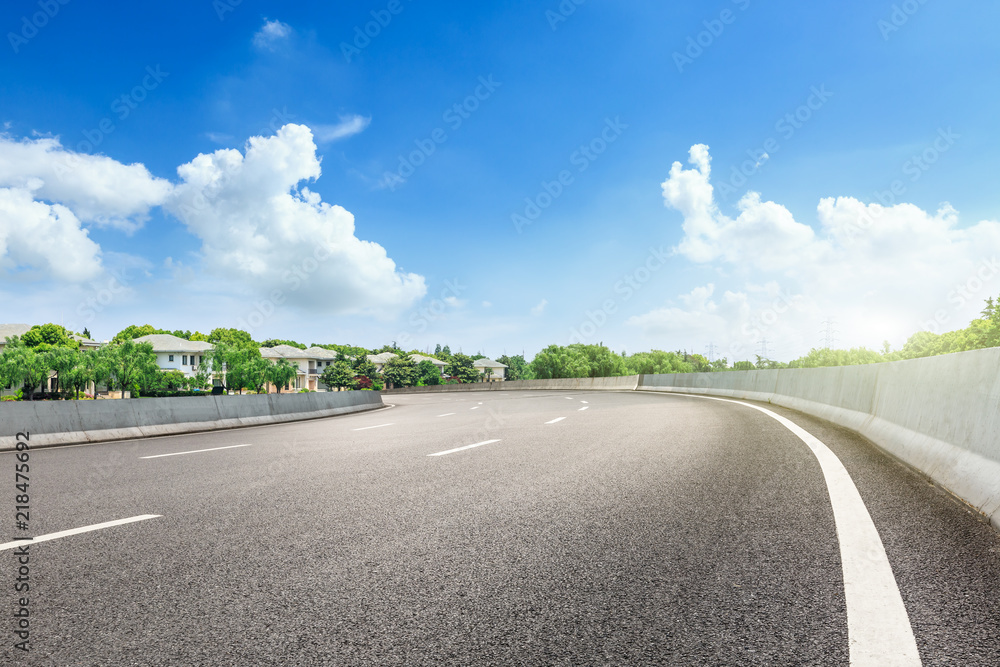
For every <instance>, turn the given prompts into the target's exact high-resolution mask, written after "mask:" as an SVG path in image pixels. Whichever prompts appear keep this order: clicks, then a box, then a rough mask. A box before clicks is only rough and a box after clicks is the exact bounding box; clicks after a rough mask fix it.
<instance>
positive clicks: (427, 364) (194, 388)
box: [0, 298, 1000, 401]
mask: <svg viewBox="0 0 1000 667" xmlns="http://www.w3.org/2000/svg"><path fill="white" fill-rule="evenodd" d="M149 334H171V335H174V336H177V337H178V338H183V339H185V340H191V341H204V342H207V343H211V344H212V345H213V346H214V348H213V349H212V350H211V351H210V352H208V353H207V354H206V355H205V357H204V359H202V363H201V365H200V366H199V367H198V369H197V372H196V373H194V374H193V376H188V375H186V374H185V373H182V372H181V371H179V370H167V371H164V370H161V369H159V368H158V367H157V364H156V355H155V354H154V353H153V348H152V346H151V345H149V344H148V343H138V342H136V341H135V339H136V338H139V337H141V336H146V335H149ZM89 337H90V332H89V331H86V330H84V332H83V334H76V335H75V336H74V334H73V333H72V332H69V331H67V330H66V329H64V328H63V327H61V326H59V325H57V324H51V323H50V324H42V325H36V326H33V327H32V328H31V329H30V330H29V331H28V332H26V333H25V334H24V335H23V336H21V337H17V336H13V337H11V338H8V339H7V340H6V345H5V346H4V349H3V352H2V353H0V388H6V389H8V390H13V393H12V394H11V395H9V396H4V397H2V399H0V400H3V401H15V400H40V399H52V398H61V399H74V400H85V399H92V398H94V396H93V394H92V393H88V391H91V392H92V390H93V388H94V387H95V386H101V387H106V388H108V389H110V390H112V391H115V392H130V394H131V395H132V396H135V397H141V396H185V395H199V394H205V393H207V392H208V390H209V389H210V388H211V386H212V379H213V377H221V376H222V374H223V373H224V374H225V378H226V387H225V389H226V390H227V391H233V392H235V393H240V394H242V393H259V392H263V391H265V389H266V387H267V385H271V386H273V387H278V388H287V387H288V386H289V385H290V383H291V382H292V381H293V380H294V379H295V376H296V373H297V368H296V366H295V365H294V364H292V363H291V362H289V361H288V360H287V359H278V360H277V361H272V360H270V359H266V358H264V357H262V356H261V353H260V348H261V347H275V346H278V345H289V346H291V347H296V348H299V349H303V350H304V349H306V348H308V347H321V348H324V349H327V350H331V351H335V352H337V358H336V360H335V361H334V362H333V363H331V364H330V365H329V366H326V367H324V369H323V373H322V374H321V375H320V382H321V383H322V384H323V385H324V386H325V387H326V388H327V389H330V390H339V389H362V390H364V389H370V390H376V391H377V390H380V389H383V388H385V387H410V386H431V385H437V384H441V383H468V382H481V381H483V380H488V379H492V378H491V377H489V375H487V377H484V376H483V374H482V373H481V372H480V370H479V369H478V368H476V367H475V365H474V364H475V362H476V360H478V359H483V358H485V357H484V355H482V354H474V355H466V354H462V353H461V352H457V353H452V351H451V349H450V348H449V347H448V346H447V345H444V346H441V345H437V346H436V347H435V348H434V352H432V353H427V352H421V351H419V350H410V351H405V350H402V349H400V348H399V347H397V346H396V344H395V343H392V344H390V345H383V346H382V347H380V348H377V349H371V350H369V349H366V348H363V347H357V346H353V345H343V344H333V343H320V344H317V343H313V344H311V345H306V344H304V343H299V342H297V341H293V340H277V339H271V340H265V341H263V342H257V341H254V340H253V338H252V337H251V336H250V334H249V333H247V332H246V331H242V330H239V329H226V328H218V329H213V330H212V331H211V332H210V333H208V334H203V333H200V332H198V331H195V332H194V333H192V332H190V331H180V330H175V331H168V330H165V329H156V328H155V327H153V326H152V325H149V324H144V325H131V326H128V327H126V328H125V329H123V330H122V331H119V332H118V333H117V334H116V335H115V336H114V338H112V339H111V341H110V342H109V343H108V344H106V345H103V346H101V347H99V348H96V349H95V348H92V347H91V348H81V344H80V340H79V338H83V339H88V338H89ZM987 347H1000V303H998V301H996V300H994V299H993V298H989V299H987V300H986V305H985V307H984V308H983V311H982V313H981V314H980V317H978V318H976V319H974V320H973V321H972V322H970V323H969V326H967V327H965V328H964V329H959V330H956V331H949V332H946V333H942V334H936V333H932V332H930V331H921V332H918V333H916V334H914V335H913V336H911V337H910V338H909V340H907V341H906V343H905V344H904V345H903V347H902V348H900V349H898V350H893V349H891V348H890V346H889V344H888V343H885V344H883V346H882V349H881V350H871V349H868V348H863V347H860V348H851V349H831V348H815V349H813V350H811V351H810V352H809V354H807V355H805V356H803V357H800V358H798V359H794V360H792V361H790V362H787V363H786V362H779V361H773V360H770V359H762V358H761V357H760V356H758V357H757V358H756V359H755V360H753V361H751V360H740V361H736V362H734V363H733V364H731V365H730V363H729V361H728V360H727V359H724V358H723V359H716V360H714V361H710V360H709V359H707V358H705V357H704V356H702V355H700V354H689V353H687V352H686V351H681V350H677V351H671V352H668V351H663V350H651V351H649V352H637V353H635V354H631V355H629V354H626V353H625V352H621V353H617V352H615V351H613V350H611V349H609V348H607V347H605V346H603V345H582V344H574V345H567V346H562V345H549V346H548V347H546V348H545V349H544V350H542V351H541V352H539V353H538V354H536V355H535V357H534V359H532V360H531V362H530V363H529V362H527V361H526V360H525V358H524V356H523V355H514V356H508V355H502V356H500V357H497V359H496V361H498V362H500V363H501V364H504V365H505V366H507V369H506V371H505V378H504V379H506V380H531V379H554V378H585V377H615V376H623V375H654V374H660V373H716V372H724V371H731V370H753V369H777V368H818V367H821V366H851V365H856V364H874V363H880V362H886V361H899V360H902V359H917V358H920V357H929V356H934V355H939V354H949V353H952V352H964V351H967V350H976V349H981V348H987ZM383 352H392V353H393V354H395V355H396V357H394V358H392V359H390V360H389V361H387V362H386V363H385V365H384V366H383V367H382V368H381V370H379V369H378V368H377V366H376V365H375V364H374V363H372V361H370V360H369V359H368V355H370V354H371V355H374V354H381V353H383ZM414 355H419V356H421V357H429V358H432V359H437V360H439V361H440V362H443V363H444V374H443V375H442V373H441V371H440V370H439V366H438V365H435V364H434V363H433V362H432V361H430V360H429V359H422V360H420V361H419V362H418V361H417V360H415V359H414V358H413V357H414ZM49 378H52V379H53V382H52V383H51V384H52V389H51V390H50V391H45V390H43V389H42V388H43V387H47V386H48V385H49V384H50V383H49ZM302 391H304V390H302Z"/></svg>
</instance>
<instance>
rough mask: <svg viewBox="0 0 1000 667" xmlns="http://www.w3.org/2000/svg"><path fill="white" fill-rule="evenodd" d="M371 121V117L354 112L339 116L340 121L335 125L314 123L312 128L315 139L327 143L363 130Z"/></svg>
mask: <svg viewBox="0 0 1000 667" xmlns="http://www.w3.org/2000/svg"><path fill="white" fill-rule="evenodd" d="M371 122H372V119H371V118H366V117H364V116H359V115H357V114H355V115H353V116H341V117H340V122H339V123H337V124H335V125H314V126H313V128H312V129H313V132H315V134H316V141H318V142H319V143H321V144H329V143H333V142H334V141H339V140H340V139H346V138H347V137H351V136H354V135H355V134H360V133H361V132H364V130H365V128H367V127H368V125H369V124H370V123H371Z"/></svg>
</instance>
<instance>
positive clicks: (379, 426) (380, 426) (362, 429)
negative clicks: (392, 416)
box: [352, 424, 392, 431]
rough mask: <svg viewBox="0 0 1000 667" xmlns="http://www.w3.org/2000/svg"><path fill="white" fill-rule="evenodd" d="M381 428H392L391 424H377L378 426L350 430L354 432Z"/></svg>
mask: <svg viewBox="0 0 1000 667" xmlns="http://www.w3.org/2000/svg"><path fill="white" fill-rule="evenodd" d="M383 426H392V424H379V425H378V426H362V427H361V428H356V429H352V430H355V431H367V430H368V429H371V428H382V427H383Z"/></svg>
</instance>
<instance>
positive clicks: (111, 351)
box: [101, 339, 160, 392]
mask: <svg viewBox="0 0 1000 667" xmlns="http://www.w3.org/2000/svg"><path fill="white" fill-rule="evenodd" d="M101 351H102V352H103V353H104V363H105V364H106V366H107V372H108V379H109V380H110V385H111V387H112V388H113V389H114V388H117V389H118V390H119V391H122V392H125V391H135V390H136V388H137V387H141V386H144V385H148V384H149V376H151V375H153V374H154V373H159V372H160V369H159V368H158V367H157V365H156V354H155V353H154V352H153V346H152V345H150V344H149V343H136V342H135V341H134V340H132V339H128V340H123V341H120V342H118V343H115V344H112V345H108V346H107V347H104V348H101Z"/></svg>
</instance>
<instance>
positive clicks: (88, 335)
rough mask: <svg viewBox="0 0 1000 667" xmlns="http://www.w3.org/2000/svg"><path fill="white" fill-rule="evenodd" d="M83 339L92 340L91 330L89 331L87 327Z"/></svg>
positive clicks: (84, 329)
mask: <svg viewBox="0 0 1000 667" xmlns="http://www.w3.org/2000/svg"><path fill="white" fill-rule="evenodd" d="M83 337H84V338H86V339H87V340H91V338H90V329H88V328H87V327H84V328H83Z"/></svg>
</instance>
